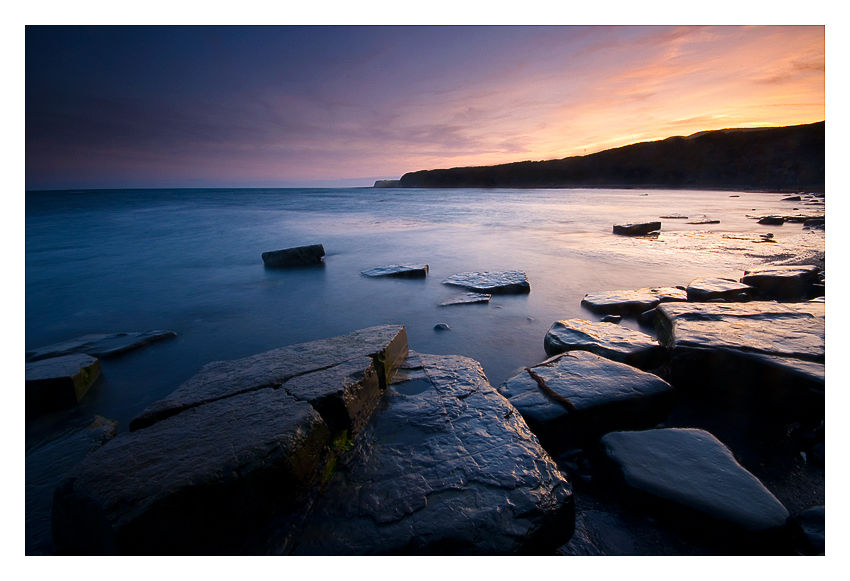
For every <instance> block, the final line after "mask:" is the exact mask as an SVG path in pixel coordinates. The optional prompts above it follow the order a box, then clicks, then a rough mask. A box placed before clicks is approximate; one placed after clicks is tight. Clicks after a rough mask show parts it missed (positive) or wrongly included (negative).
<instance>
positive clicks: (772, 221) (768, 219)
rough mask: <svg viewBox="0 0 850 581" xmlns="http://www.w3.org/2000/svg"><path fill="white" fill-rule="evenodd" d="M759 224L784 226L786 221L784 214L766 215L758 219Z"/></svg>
mask: <svg viewBox="0 0 850 581" xmlns="http://www.w3.org/2000/svg"><path fill="white" fill-rule="evenodd" d="M758 223H759V224H765V225H766V226H782V225H783V224H784V223H785V217H784V216H765V217H763V218H761V219H760V220H759V221H758Z"/></svg>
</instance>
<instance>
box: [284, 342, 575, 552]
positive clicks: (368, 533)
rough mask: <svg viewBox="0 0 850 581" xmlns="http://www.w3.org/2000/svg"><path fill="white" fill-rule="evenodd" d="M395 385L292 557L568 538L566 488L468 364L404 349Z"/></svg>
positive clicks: (507, 547) (536, 546)
mask: <svg viewBox="0 0 850 581" xmlns="http://www.w3.org/2000/svg"><path fill="white" fill-rule="evenodd" d="M396 379H397V382H396V383H394V384H393V385H392V387H391V388H390V389H388V390H387V392H386V393H385V394H384V395H383V396H382V400H381V403H380V405H379V407H378V410H377V411H376V412H375V414H374V415H373V416H372V418H371V419H370V421H369V423H368V424H367V426H366V427H365V428H364V429H363V431H362V432H361V433H360V434H359V435H358V437H357V439H356V441H355V444H354V448H353V449H352V450H350V451H349V452H348V453H347V454H346V456H345V457H343V458H342V460H341V464H340V466H339V468H338V469H337V471H336V472H335V474H334V476H333V477H332V478H331V480H330V481H329V482H328V484H327V485H326V487H325V489H324V491H323V493H322V495H321V496H320V497H319V499H318V500H317V501H316V504H315V508H314V511H313V513H312V514H311V516H310V517H309V519H308V521H307V522H306V524H305V526H304V528H303V529H302V532H301V534H300V536H299V537H298V539H297V541H296V543H295V545H294V548H293V551H292V553H294V554H299V555H375V554H452V555H457V554H496V555H509V554H516V553H529V552H531V553H537V552H541V553H549V554H551V553H552V552H553V551H554V550H555V548H557V547H558V546H560V545H562V544H564V542H566V540H568V539H569V538H570V536H571V535H572V532H573V523H574V506H573V498H572V491H571V487H570V484H569V483H568V482H567V480H566V479H565V478H564V476H563V475H562V474H561V472H560V471H559V470H558V468H557V467H556V465H555V464H554V462H553V461H552V460H551V458H550V457H549V455H548V454H547V453H546V452H545V451H544V450H543V449H542V448H541V447H540V444H539V443H538V441H537V439H536V438H535V437H534V435H533V434H532V433H531V432H530V431H529V430H528V427H527V426H526V425H525V423H524V422H523V421H522V418H520V417H519V414H517V413H516V410H515V409H514V408H513V406H511V404H510V403H508V402H507V400H505V399H504V398H503V397H502V396H500V395H499V394H498V393H497V392H496V391H495V390H494V389H493V388H492V387H491V386H490V384H489V382H488V381H487V379H486V377H485V376H484V373H483V371H482V369H481V366H480V365H479V364H478V363H477V362H475V361H473V360H471V359H468V358H465V357H457V356H436V355H416V354H411V356H410V358H409V359H408V361H407V362H405V364H404V365H403V367H402V369H401V370H400V371H399V374H398V376H397V378H396ZM565 539H566V540H565Z"/></svg>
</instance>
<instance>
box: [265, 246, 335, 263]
mask: <svg viewBox="0 0 850 581" xmlns="http://www.w3.org/2000/svg"><path fill="white" fill-rule="evenodd" d="M324 256H325V247H324V246H322V245H321V244H312V245H310V246H297V247H295V248H284V249H283V250H272V251H269V252H263V254H262V258H263V264H264V265H265V266H266V267H268V268H286V267H290V266H309V265H316V264H321V263H322V258H323V257H324Z"/></svg>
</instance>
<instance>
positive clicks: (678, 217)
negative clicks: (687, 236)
mask: <svg viewBox="0 0 850 581" xmlns="http://www.w3.org/2000/svg"><path fill="white" fill-rule="evenodd" d="M659 218H661V219H662V220H687V219H688V217H687V216H682V215H681V214H670V215H669V216H659Z"/></svg>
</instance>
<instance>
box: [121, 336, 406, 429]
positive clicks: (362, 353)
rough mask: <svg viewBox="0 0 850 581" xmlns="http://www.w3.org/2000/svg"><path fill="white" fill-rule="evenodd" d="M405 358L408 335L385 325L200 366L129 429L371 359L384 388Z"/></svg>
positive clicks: (152, 405) (148, 409) (147, 410)
mask: <svg viewBox="0 0 850 581" xmlns="http://www.w3.org/2000/svg"><path fill="white" fill-rule="evenodd" d="M406 354H407V333H406V332H405V330H404V327H402V326H400V325H383V326H379V327H370V328H368V329H362V330H359V331H355V332H353V333H350V334H348V335H343V336H340V337H331V338H329V339H320V340H318V341H311V342H309V343H301V344H298V345H291V346H288V347H281V348H279V349H274V350H272V351H267V352H266V353H260V354H258V355H252V356H250V357H245V358H243V359H236V360H232V361H214V362H212V363H208V364H207V365H204V366H203V367H202V368H201V370H200V371H199V372H198V373H197V375H195V376H193V377H191V378H189V379H188V380H187V381H186V382H185V383H183V384H182V385H181V386H180V387H178V388H177V389H176V390H174V392H172V393H171V394H170V395H168V396H167V397H165V398H164V399H161V400H159V401H156V402H154V403H152V404H151V405H150V406H148V407H147V408H146V409H145V410H144V411H142V412H141V413H140V414H139V415H138V416H136V417H135V418H134V419H133V420H132V421H131V422H130V430H137V429H140V428H144V427H146V426H149V425H151V424H153V423H154V422H157V421H159V420H162V419H165V418H167V417H169V416H173V415H175V414H178V413H180V412H181V411H183V410H186V409H189V408H192V407H195V406H198V405H201V404H203V403H207V402H211V401H215V400H217V399H221V398H224V397H231V396H233V395H236V394H239V393H244V392H248V391H253V390H257V389H261V388H265V387H278V386H280V385H282V384H284V383H285V382H287V381H289V380H290V379H292V378H294V377H297V376H299V375H304V374H306V373H310V372H312V371H316V370H319V369H328V368H331V367H334V366H337V365H340V364H342V363H346V362H349V361H354V360H362V358H363V357H369V358H371V359H372V362H373V366H374V370H375V372H376V373H377V374H378V378H379V381H380V382H381V385H383V386H385V385H386V384H387V383H388V381H389V379H390V378H391V377H392V374H393V373H394V372H395V368H396V367H397V366H398V364H399V363H400V362H401V360H402V359H404V357H405V356H406Z"/></svg>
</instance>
